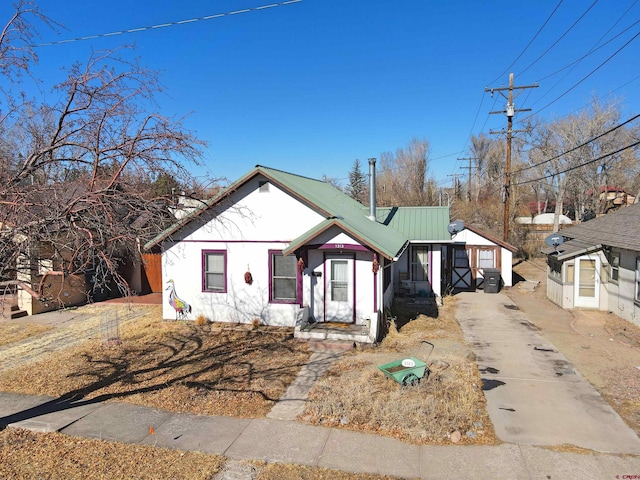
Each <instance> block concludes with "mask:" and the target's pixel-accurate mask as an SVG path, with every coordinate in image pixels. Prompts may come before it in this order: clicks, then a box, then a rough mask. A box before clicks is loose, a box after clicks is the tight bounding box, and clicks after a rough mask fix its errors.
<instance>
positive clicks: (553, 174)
mask: <svg viewBox="0 0 640 480" xmlns="http://www.w3.org/2000/svg"><path fill="white" fill-rule="evenodd" d="M638 145H640V140H639V141H637V142H635V143H632V144H631V145H627V146H626V147H622V148H619V149H618V150H616V151H615V152H610V153H606V154H604V155H601V156H599V157H598V158H594V159H592V160H589V161H587V162H584V163H581V164H579V165H573V166H571V167H568V168H566V169H564V170H561V171H559V172H553V173H549V174H547V175H543V176H542V177H538V178H534V179H532V180H523V181H520V182H513V183H511V186H514V187H515V186H518V185H525V184H527V183H534V182H538V181H540V180H544V179H546V178H551V177H555V176H556V175H562V174H563V173H567V172H571V171H573V170H577V169H578V168H581V167H585V166H587V165H590V164H592V163H595V162H598V161H600V160H602V159H604V158H607V157H611V156H613V155H616V154H618V153H620V152H624V151H625V150H629V149H630V148H633V147H637V146H638Z"/></svg>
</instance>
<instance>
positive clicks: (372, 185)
mask: <svg viewBox="0 0 640 480" xmlns="http://www.w3.org/2000/svg"><path fill="white" fill-rule="evenodd" d="M369 220H371V221H373V222H375V221H376V159H375V158H370V159H369Z"/></svg>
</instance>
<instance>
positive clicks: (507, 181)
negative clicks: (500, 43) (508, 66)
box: [484, 73, 538, 242]
mask: <svg viewBox="0 0 640 480" xmlns="http://www.w3.org/2000/svg"><path fill="white" fill-rule="evenodd" d="M537 87H538V84H537V83H535V84H533V85H523V86H521V87H514V86H513V73H510V74H509V86H508V87H500V88H489V87H486V88H485V89H484V91H485V92H491V96H493V92H498V93H499V94H500V95H502V96H503V97H504V98H506V99H507V108H506V110H499V111H496V112H489V114H494V113H504V114H506V115H507V132H506V133H507V158H506V162H505V169H504V192H503V199H502V201H503V202H504V215H503V230H502V240H504V241H505V242H506V241H507V239H508V238H509V195H510V191H509V190H510V187H511V136H512V134H513V133H516V132H522V131H524V130H513V128H512V127H513V116H514V115H515V114H516V112H530V111H531V109H530V108H524V109H521V110H516V108H515V106H514V104H513V98H514V97H513V91H514V90H525V89H527V88H537ZM504 91H508V92H509V93H508V95H505V94H504V93H503V92H504ZM520 93H522V92H519V93H518V95H520ZM518 95H516V97H517V96H518ZM489 133H492V134H493V133H505V132H504V131H500V132H493V131H489Z"/></svg>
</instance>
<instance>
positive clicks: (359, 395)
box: [299, 301, 496, 444]
mask: <svg viewBox="0 0 640 480" xmlns="http://www.w3.org/2000/svg"><path fill="white" fill-rule="evenodd" d="M454 309H455V305H454V303H453V302H452V301H451V302H450V303H448V305H447V306H446V307H441V308H440V309H439V312H438V317H437V318H433V317H427V316H426V315H420V316H418V317H417V318H415V319H413V320H411V321H409V322H408V323H406V324H404V326H403V327H402V328H401V329H400V330H399V331H398V330H396V329H395V328H394V327H393V326H392V327H391V328H390V331H389V334H388V335H387V337H386V339H385V340H384V341H383V342H382V344H381V345H380V346H379V347H368V348H363V349H359V350H357V351H355V352H352V353H350V354H348V355H345V356H344V358H342V359H341V360H340V361H339V362H337V363H336V364H335V365H334V366H333V367H332V368H331V369H330V370H329V372H328V373H327V375H326V376H325V377H324V378H322V379H320V380H319V381H318V382H317V383H316V385H315V386H314V388H313V389H312V391H311V392H310V394H309V401H308V402H307V405H306V408H305V410H304V412H303V413H302V414H301V415H300V417H299V419H300V420H301V421H304V422H307V423H311V424H314V425H324V426H329V427H339V428H347V429H350V430H356V431H363V432H370V433H376V434H381V435H387V436H392V437H395V438H398V439H400V440H404V441H409V442H412V443H416V444H449V443H451V441H452V438H453V439H454V440H457V441H459V442H461V443H467V444H472V443H476V444H494V443H496V438H495V435H494V434H493V429H492V426H491V423H490V420H489V418H488V416H487V413H486V410H485V398H484V395H483V394H482V382H481V380H480V375H479V373H478V369H477V366H476V365H475V363H474V361H473V359H472V356H471V355H470V350H469V348H468V347H467V346H466V345H464V342H463V340H462V333H461V331H460V327H459V325H458V324H457V322H456V321H455V317H454V313H453V312H454ZM403 323H404V322H403ZM423 340H427V341H429V342H431V343H432V344H433V345H434V349H433V353H432V354H431V355H430V352H431V347H430V346H429V345H428V344H424V343H422V341H423ZM407 357H414V358H416V359H418V360H422V361H424V362H427V364H428V370H427V372H426V375H425V376H424V377H423V378H422V379H421V380H420V382H419V383H418V384H417V385H415V386H402V385H401V384H400V383H399V382H398V381H396V380H394V379H392V378H388V377H387V376H386V375H385V374H384V373H383V372H382V371H381V370H380V369H379V368H378V367H379V366H380V365H383V364H386V363H389V362H393V361H398V360H399V359H400V360H401V359H403V358H407ZM456 432H457V433H456ZM452 434H455V435H452ZM457 436H459V437H460V438H459V439H457V438H456V437H457Z"/></svg>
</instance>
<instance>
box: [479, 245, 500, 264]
mask: <svg viewBox="0 0 640 480" xmlns="http://www.w3.org/2000/svg"><path fill="white" fill-rule="evenodd" d="M495 266H496V260H495V251H494V250H493V249H488V248H487V249H484V248H481V249H479V250H478V268H494V267H495Z"/></svg>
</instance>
